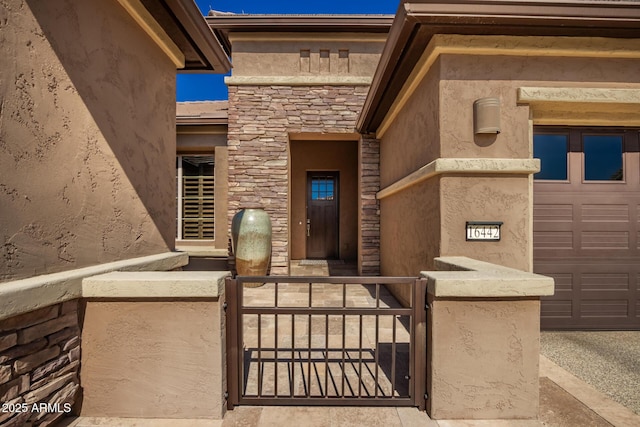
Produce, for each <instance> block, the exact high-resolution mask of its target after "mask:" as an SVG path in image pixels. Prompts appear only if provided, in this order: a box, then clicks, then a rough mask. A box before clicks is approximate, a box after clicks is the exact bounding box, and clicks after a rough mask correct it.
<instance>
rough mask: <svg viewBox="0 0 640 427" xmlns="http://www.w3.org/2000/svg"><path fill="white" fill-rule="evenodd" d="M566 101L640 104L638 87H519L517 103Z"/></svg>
mask: <svg viewBox="0 0 640 427" xmlns="http://www.w3.org/2000/svg"><path fill="white" fill-rule="evenodd" d="M539 102H568V103H588V104H593V103H596V104H630V105H635V106H637V105H638V104H640V89H615V88H586V87H520V88H518V103H521V104H532V103H539Z"/></svg>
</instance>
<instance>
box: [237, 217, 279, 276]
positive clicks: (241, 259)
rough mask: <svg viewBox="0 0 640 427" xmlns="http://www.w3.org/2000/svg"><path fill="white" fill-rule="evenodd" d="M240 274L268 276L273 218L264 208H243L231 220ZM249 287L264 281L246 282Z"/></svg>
mask: <svg viewBox="0 0 640 427" xmlns="http://www.w3.org/2000/svg"><path fill="white" fill-rule="evenodd" d="M231 245H232V249H233V253H234V255H235V261H236V271H237V273H238V276H266V275H267V271H268V268H269V261H270V260H271V220H270V219H269V215H268V214H267V213H266V212H265V211H264V209H262V208H253V207H251V208H242V209H241V210H240V211H238V213H236V214H235V215H234V217H233V220H232V222H231ZM245 285H246V286H247V287H256V286H261V285H262V283H245Z"/></svg>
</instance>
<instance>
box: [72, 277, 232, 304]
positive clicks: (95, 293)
mask: <svg viewBox="0 0 640 427" xmlns="http://www.w3.org/2000/svg"><path fill="white" fill-rule="evenodd" d="M230 276H231V273H229V272H226V271H162V272H161V271H136V272H124V271H114V272H111V273H106V274H101V275H99V276H92V277H88V278H86V279H84V280H83V281H82V297H83V298H218V297H220V295H222V294H223V293H224V281H225V279H226V278H227V277H230Z"/></svg>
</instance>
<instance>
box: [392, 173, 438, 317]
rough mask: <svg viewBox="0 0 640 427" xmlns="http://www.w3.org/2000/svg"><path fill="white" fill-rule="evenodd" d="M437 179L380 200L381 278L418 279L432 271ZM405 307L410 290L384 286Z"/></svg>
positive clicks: (435, 226) (436, 249)
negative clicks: (423, 271) (420, 273)
mask: <svg viewBox="0 0 640 427" xmlns="http://www.w3.org/2000/svg"><path fill="white" fill-rule="evenodd" d="M439 181H440V180H439V179H438V178H436V179H433V180H429V181H426V182H423V183H421V184H419V185H415V186H413V187H411V188H409V189H407V190H406V191H403V192H400V193H397V194H394V195H392V196H389V197H387V198H384V199H382V200H381V201H380V218H381V224H380V270H381V273H382V275H384V276H417V275H418V273H419V272H420V271H422V270H432V269H434V264H433V259H434V258H435V257H437V256H439V254H440V221H441V219H440V203H441V201H440V197H439V191H440V182H439ZM387 287H388V288H389V289H390V290H391V291H392V292H393V294H394V295H395V297H396V298H398V299H399V300H400V302H402V303H403V304H404V305H409V302H410V301H411V289H408V288H407V287H406V286H398V285H396V286H394V285H387Z"/></svg>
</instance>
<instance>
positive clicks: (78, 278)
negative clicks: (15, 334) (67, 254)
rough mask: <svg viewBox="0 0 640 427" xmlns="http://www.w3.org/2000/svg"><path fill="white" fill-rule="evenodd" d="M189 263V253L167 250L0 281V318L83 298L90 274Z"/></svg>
mask: <svg viewBox="0 0 640 427" xmlns="http://www.w3.org/2000/svg"><path fill="white" fill-rule="evenodd" d="M188 263H189V255H188V254H187V253H180V252H166V253H162V254H156V255H149V256H144V257H138V258H131V259H126V260H121V261H114V262H109V263H105V264H99V265H93V266H90V267H84V268H77V269H74V270H68V271H62V272H59V273H52V274H43V275H40V276H35V277H29V278H26V279H21V280H14V281H10V282H4V283H0V320H3V319H6V318H9V317H13V316H17V315H18V314H22V313H27V312H29V311H33V310H36V309H38V308H42V307H47V306H50V305H54V304H58V303H61V302H64V301H69V300H72V299H76V298H81V297H82V280H83V279H84V278H86V277H90V276H96V275H99V274H104V273H108V272H111V271H116V270H121V271H145V270H158V271H166V270H173V269H175V268H179V267H182V266H184V265H187V264H188Z"/></svg>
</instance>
